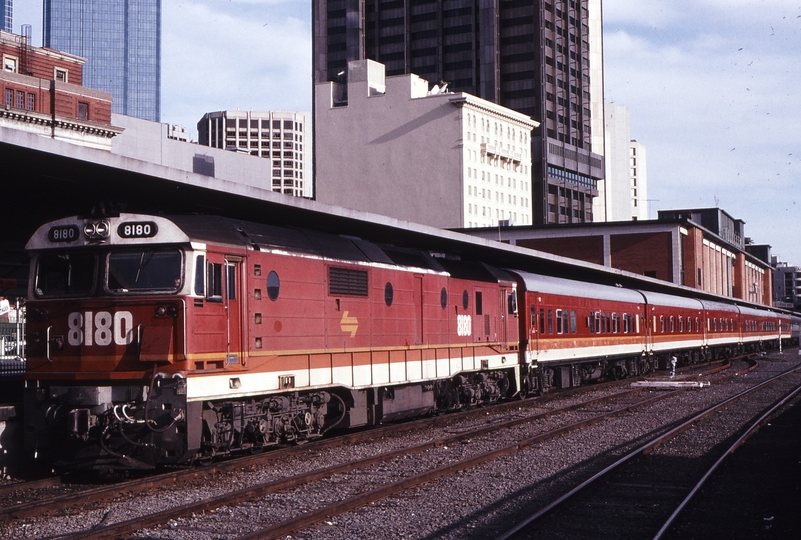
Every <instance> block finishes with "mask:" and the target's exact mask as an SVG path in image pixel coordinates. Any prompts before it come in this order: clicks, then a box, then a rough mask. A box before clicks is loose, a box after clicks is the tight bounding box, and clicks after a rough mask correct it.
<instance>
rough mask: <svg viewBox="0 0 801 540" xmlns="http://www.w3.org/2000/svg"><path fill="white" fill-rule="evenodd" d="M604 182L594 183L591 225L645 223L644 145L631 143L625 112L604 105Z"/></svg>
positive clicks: (624, 108)
mask: <svg viewBox="0 0 801 540" xmlns="http://www.w3.org/2000/svg"><path fill="white" fill-rule="evenodd" d="M604 116H605V119H606V121H605V135H606V136H605V139H606V150H605V152H604V155H605V157H606V178H605V179H604V180H603V181H602V182H599V183H598V197H597V198H596V199H595V201H594V207H593V212H594V215H595V221H630V220H643V219H648V182H647V174H646V159H645V145H643V144H642V143H639V142H637V141H636V140H633V139H631V129H630V122H629V110H628V109H627V108H626V107H624V106H622V105H618V104H616V103H606V104H605V105H604Z"/></svg>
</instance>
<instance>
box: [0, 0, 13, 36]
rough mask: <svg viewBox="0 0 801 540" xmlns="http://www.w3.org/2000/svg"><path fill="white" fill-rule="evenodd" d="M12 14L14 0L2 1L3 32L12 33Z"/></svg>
mask: <svg viewBox="0 0 801 540" xmlns="http://www.w3.org/2000/svg"><path fill="white" fill-rule="evenodd" d="M13 14H14V0H3V28H0V30H3V31H5V32H13V31H14V25H13V20H12V16H13Z"/></svg>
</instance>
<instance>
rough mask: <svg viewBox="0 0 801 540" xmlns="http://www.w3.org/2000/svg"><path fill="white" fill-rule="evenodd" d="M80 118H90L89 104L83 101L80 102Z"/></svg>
mask: <svg viewBox="0 0 801 540" xmlns="http://www.w3.org/2000/svg"><path fill="white" fill-rule="evenodd" d="M78 118H79V119H81V120H89V104H88V103H84V102H83V101H79V102H78Z"/></svg>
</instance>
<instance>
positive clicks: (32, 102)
mask: <svg viewBox="0 0 801 540" xmlns="http://www.w3.org/2000/svg"><path fill="white" fill-rule="evenodd" d="M26 105H27V107H26V108H27V109H28V110H29V111H35V110H36V94H28V103H27V104H26Z"/></svg>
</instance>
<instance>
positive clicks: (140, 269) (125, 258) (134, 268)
mask: <svg viewBox="0 0 801 540" xmlns="http://www.w3.org/2000/svg"><path fill="white" fill-rule="evenodd" d="M180 285H181V252H180V251H179V250H177V249H171V250H164V251H154V250H142V251H113V252H111V253H109V254H108V289H109V291H111V292H114V293H127V292H155V291H174V290H176V289H178V287H179V286H180Z"/></svg>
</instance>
